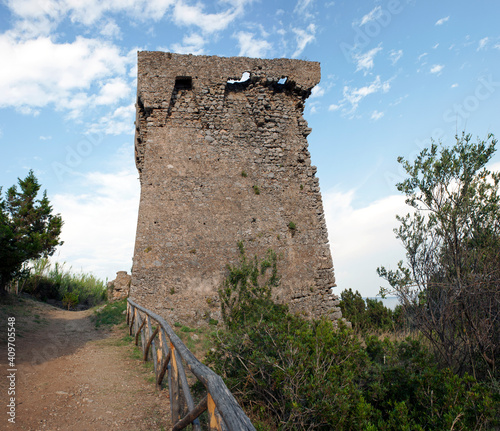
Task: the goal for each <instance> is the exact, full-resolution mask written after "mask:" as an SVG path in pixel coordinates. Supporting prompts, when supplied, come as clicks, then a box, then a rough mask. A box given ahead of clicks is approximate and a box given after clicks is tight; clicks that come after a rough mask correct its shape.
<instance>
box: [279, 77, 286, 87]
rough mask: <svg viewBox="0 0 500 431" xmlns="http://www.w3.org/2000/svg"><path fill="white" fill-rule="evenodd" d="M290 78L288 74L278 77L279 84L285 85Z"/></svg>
mask: <svg viewBox="0 0 500 431" xmlns="http://www.w3.org/2000/svg"><path fill="white" fill-rule="evenodd" d="M287 80H288V76H285V77H283V78H280V79H278V85H285V84H286V81H287Z"/></svg>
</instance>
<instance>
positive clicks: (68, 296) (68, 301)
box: [62, 292, 78, 310]
mask: <svg viewBox="0 0 500 431" xmlns="http://www.w3.org/2000/svg"><path fill="white" fill-rule="evenodd" d="M62 304H63V305H64V306H65V307H68V310H69V309H70V308H74V307H76V306H77V305H78V295H77V294H76V293H74V292H66V293H65V294H64V297H63V299H62Z"/></svg>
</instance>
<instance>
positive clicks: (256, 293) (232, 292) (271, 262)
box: [219, 241, 280, 328]
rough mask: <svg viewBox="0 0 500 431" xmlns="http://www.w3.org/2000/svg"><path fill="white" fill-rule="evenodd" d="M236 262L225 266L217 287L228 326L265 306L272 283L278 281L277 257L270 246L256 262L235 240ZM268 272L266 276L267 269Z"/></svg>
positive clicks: (257, 314)
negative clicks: (236, 248)
mask: <svg viewBox="0 0 500 431" xmlns="http://www.w3.org/2000/svg"><path fill="white" fill-rule="evenodd" d="M238 248H239V251H240V262H239V265H237V266H231V265H228V266H227V271H228V275H227V276H226V278H225V279H224V282H223V284H222V287H221V288H220V289H219V297H220V300H221V311H222V318H223V320H224V323H225V324H226V325H227V326H228V327H231V328H233V327H238V326H240V325H244V324H245V323H246V322H247V321H248V322H250V321H252V320H255V319H259V318H260V315H261V313H263V312H265V311H266V310H265V308H266V307H267V306H269V304H270V302H269V298H270V297H271V290H272V288H273V287H276V286H278V285H279V282H280V277H279V276H278V269H277V261H278V258H277V256H276V253H275V252H274V251H273V250H268V251H267V254H266V257H265V258H264V259H262V260H261V261H260V262H259V260H258V258H257V256H254V258H253V259H248V258H247V257H246V255H245V248H244V245H243V242H241V241H240V242H238ZM268 270H270V274H269V276H268V277H267V278H266V275H267V272H268Z"/></svg>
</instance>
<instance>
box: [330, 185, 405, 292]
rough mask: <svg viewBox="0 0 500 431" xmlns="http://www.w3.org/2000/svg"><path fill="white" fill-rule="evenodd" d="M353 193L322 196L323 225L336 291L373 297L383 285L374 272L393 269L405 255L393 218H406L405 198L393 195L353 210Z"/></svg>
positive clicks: (351, 191)
mask: <svg viewBox="0 0 500 431" xmlns="http://www.w3.org/2000/svg"><path fill="white" fill-rule="evenodd" d="M354 201H355V191H354V190H350V191H347V192H339V191H330V192H326V193H323V202H324V209H325V217H326V223H327V226H328V233H329V235H328V236H329V239H330V245H331V248H332V256H333V264H334V269H335V278H336V280H337V287H336V288H335V291H337V292H340V291H342V290H344V289H348V288H352V289H353V290H359V291H360V292H361V293H362V295H363V296H375V295H376V294H377V293H378V291H379V286H381V285H383V284H384V281H383V280H382V279H381V278H379V277H378V276H377V273H376V268H377V267H379V266H386V267H391V266H392V268H394V267H395V266H396V263H397V262H398V261H399V260H401V259H404V252H403V249H402V247H401V245H400V244H399V241H398V240H397V239H396V238H395V235H394V232H393V229H394V228H395V227H397V226H398V222H397V221H396V219H395V216H396V214H400V215H403V214H406V213H407V212H408V207H407V205H406V204H405V198H404V196H399V195H394V196H388V197H386V198H384V199H381V200H378V201H375V202H371V203H370V204H368V205H367V206H364V207H361V208H356V207H355V206H354Z"/></svg>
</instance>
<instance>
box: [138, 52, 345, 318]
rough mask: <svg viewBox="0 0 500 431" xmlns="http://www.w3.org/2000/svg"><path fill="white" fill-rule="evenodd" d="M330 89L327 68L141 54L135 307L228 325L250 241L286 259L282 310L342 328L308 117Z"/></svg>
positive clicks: (252, 250) (255, 249) (255, 248)
mask: <svg viewBox="0 0 500 431" xmlns="http://www.w3.org/2000/svg"><path fill="white" fill-rule="evenodd" d="M245 72H246V74H247V75H248V74H249V79H248V80H246V81H245V82H232V81H235V80H240V79H241V78H242V76H243V74H244V73H245ZM231 80H232V81H231ZM319 80H320V66H319V63H316V62H306V61H300V60H289V59H275V60H262V59H252V58H242V57H233V58H222V57H216V56H192V55H178V54H170V53H164V52H139V54H138V84H137V87H138V88H137V118H136V138H135V155H136V165H137V169H138V171H139V174H140V182H141V200H140V207H139V219H138V224H137V237H136V244H135V254H134V263H133V270H132V284H131V290H130V296H131V298H133V299H134V300H135V301H137V302H138V303H140V304H142V305H144V306H146V307H148V308H150V309H152V310H154V311H156V312H158V313H159V314H164V315H165V317H168V318H169V319H171V320H176V321H185V322H189V321H197V320H198V321H199V320H200V319H202V318H205V319H206V318H209V317H213V318H217V313H218V296H217V289H218V288H219V287H220V284H221V281H222V278H223V276H224V274H225V271H226V269H225V266H226V264H227V263H228V262H232V263H236V262H237V261H238V258H239V254H238V253H239V252H238V247H237V242H238V241H240V240H243V241H244V243H245V247H246V250H247V254H248V255H249V256H251V255H253V254H259V255H263V254H264V253H265V252H266V250H267V249H269V248H272V249H274V250H275V251H276V252H277V253H278V254H279V255H280V257H281V258H280V261H279V270H280V273H281V275H282V282H281V287H280V289H279V291H277V292H275V296H276V298H277V299H278V300H279V301H281V302H286V303H288V304H289V306H290V309H291V310H292V311H294V312H300V313H303V314H304V315H307V316H311V317H312V316H319V315H328V316H330V317H331V318H332V319H337V318H340V317H341V313H340V309H339V308H338V307H337V305H338V300H337V298H336V297H335V296H334V295H332V294H331V288H332V287H333V286H334V285H335V279H334V275H333V264H332V259H331V254H330V248H329V245H328V235H327V231H326V225H325V217H324V214H323V205H322V201H321V194H320V189H319V184H318V178H316V177H315V173H316V167H315V166H312V165H311V158H310V154H309V151H308V149H307V136H308V135H309V133H310V132H311V129H310V128H309V127H308V125H307V122H306V121H305V120H304V118H303V117H302V113H303V109H304V101H305V100H306V99H307V97H308V96H309V95H310V93H311V89H312V88H313V87H314V86H315V85H316V84H317V83H318V82H319Z"/></svg>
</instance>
